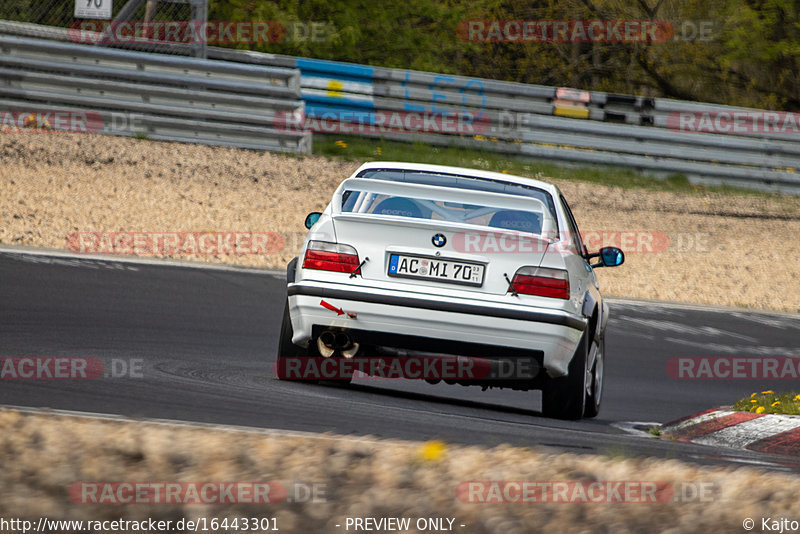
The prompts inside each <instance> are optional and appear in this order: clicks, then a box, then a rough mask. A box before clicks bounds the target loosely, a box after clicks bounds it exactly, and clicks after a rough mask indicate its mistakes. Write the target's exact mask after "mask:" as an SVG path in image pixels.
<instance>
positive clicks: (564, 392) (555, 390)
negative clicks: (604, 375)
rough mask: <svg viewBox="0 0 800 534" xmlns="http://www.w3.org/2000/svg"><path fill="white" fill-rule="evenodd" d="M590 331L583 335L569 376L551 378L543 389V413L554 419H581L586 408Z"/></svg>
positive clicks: (587, 330) (573, 358) (570, 367)
mask: <svg viewBox="0 0 800 534" xmlns="http://www.w3.org/2000/svg"><path fill="white" fill-rule="evenodd" d="M588 337H589V329H588V328H587V329H586V331H585V332H584V333H583V336H582V337H581V341H580V343H578V348H577V349H576V350H575V354H574V355H573V356H572V361H571V362H570V363H569V374H568V375H567V376H564V377H560V378H551V379H550V380H548V381H547V383H545V385H544V387H543V388H542V413H543V414H544V416H545V417H552V418H554V419H580V418H581V417H583V412H584V408H585V406H586V400H587V398H586V397H587V394H586V386H587V383H588V374H587V372H586V362H587V357H588V345H589V342H588Z"/></svg>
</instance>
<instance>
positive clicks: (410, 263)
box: [388, 254, 485, 286]
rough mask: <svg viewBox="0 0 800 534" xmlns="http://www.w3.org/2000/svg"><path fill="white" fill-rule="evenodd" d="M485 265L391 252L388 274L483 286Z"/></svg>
mask: <svg viewBox="0 0 800 534" xmlns="http://www.w3.org/2000/svg"><path fill="white" fill-rule="evenodd" d="M484 267H485V266H484V265H482V264H480V263H467V262H463V261H454V260H444V259H439V258H426V257H422V256H406V255H404V254H391V255H390V256H389V272H388V274H389V276H398V277H402V278H416V279H418V280H436V281H439V282H452V283H454V284H464V285H469V286H481V285H483V273H484Z"/></svg>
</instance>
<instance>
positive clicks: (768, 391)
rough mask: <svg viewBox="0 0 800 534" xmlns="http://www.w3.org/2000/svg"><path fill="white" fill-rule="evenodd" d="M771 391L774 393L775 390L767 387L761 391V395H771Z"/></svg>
mask: <svg viewBox="0 0 800 534" xmlns="http://www.w3.org/2000/svg"><path fill="white" fill-rule="evenodd" d="M773 393H775V392H774V391H772V390H771V389H768V390H767V391H762V392H761V394H762V395H772V394H773Z"/></svg>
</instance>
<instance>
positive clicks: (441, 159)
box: [313, 134, 775, 196]
mask: <svg viewBox="0 0 800 534" xmlns="http://www.w3.org/2000/svg"><path fill="white" fill-rule="evenodd" d="M487 142H489V141H487ZM313 153H314V154H315V155H321V156H327V157H330V158H337V159H341V160H345V161H365V160H376V159H377V160H384V161H409V162H415V163H433V164H438V165H451V166H454V167H467V168H479V169H483V170H486V171H494V172H507V173H509V174H515V175H518V176H528V177H531V178H544V177H547V179H550V178H556V179H565V180H577V181H582V182H590V183H595V184H602V185H608V186H617V187H623V188H638V189H646V190H649V191H669V192H677V193H696V194H707V193H712V192H716V193H730V194H739V195H741V194H747V195H754V196H775V194H772V193H765V192H761V191H754V190H752V189H745V188H738V187H731V186H719V187H716V186H705V185H695V184H692V183H690V182H689V180H688V179H687V177H686V176H685V175H683V174H677V173H676V174H672V175H670V176H668V177H666V178H661V179H659V178H654V177H651V176H645V175H643V174H641V173H639V172H636V171H634V170H631V169H624V168H619V167H569V166H564V165H558V164H554V163H548V162H545V161H541V160H535V159H531V158H524V157H521V156H511V155H507V154H500V153H498V152H492V151H489V150H476V149H472V148H462V147H455V146H453V147H443V146H431V145H427V144H425V143H421V142H412V143H404V142H400V141H389V140H386V139H371V138H364V137H355V136H338V135H322V134H316V135H315V136H314V147H313Z"/></svg>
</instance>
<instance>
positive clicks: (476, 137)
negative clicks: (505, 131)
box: [474, 134, 486, 141]
mask: <svg viewBox="0 0 800 534" xmlns="http://www.w3.org/2000/svg"><path fill="white" fill-rule="evenodd" d="M474 138H475V140H476V141H486V136H483V135H480V134H478V135H476V136H474Z"/></svg>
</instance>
